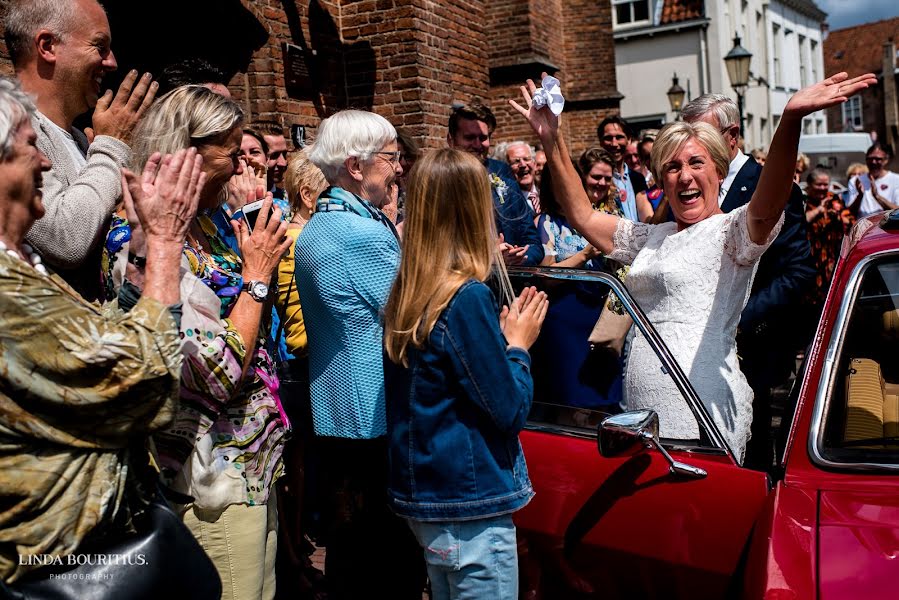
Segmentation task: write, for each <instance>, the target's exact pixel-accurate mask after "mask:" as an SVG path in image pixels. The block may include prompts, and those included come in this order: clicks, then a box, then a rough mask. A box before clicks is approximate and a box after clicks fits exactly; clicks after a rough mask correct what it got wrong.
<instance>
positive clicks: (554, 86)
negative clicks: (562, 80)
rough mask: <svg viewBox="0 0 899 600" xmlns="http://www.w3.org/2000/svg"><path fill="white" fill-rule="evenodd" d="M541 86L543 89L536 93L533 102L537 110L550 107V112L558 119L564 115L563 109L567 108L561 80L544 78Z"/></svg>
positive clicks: (548, 76) (549, 77)
mask: <svg viewBox="0 0 899 600" xmlns="http://www.w3.org/2000/svg"><path fill="white" fill-rule="evenodd" d="M541 85H542V86H543V87H541V88H540V89H538V90H537V91H535V92H534V97H533V98H532V99H531V102H533V104H534V106H536V107H537V108H543V107H544V106H549V110H551V111H552V113H553V114H554V115H556V116H557V117H558V116H559V115H561V114H562V109H563V108H564V107H565V98H563V97H562V87H561V86H560V85H559V80H558V79H556V78H555V77H552V76H550V75H547V76H546V77H544V78H543V81H542V82H541Z"/></svg>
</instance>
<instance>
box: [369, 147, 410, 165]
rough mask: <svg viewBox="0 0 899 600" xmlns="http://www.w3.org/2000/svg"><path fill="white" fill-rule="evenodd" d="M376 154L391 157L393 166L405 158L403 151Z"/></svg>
mask: <svg viewBox="0 0 899 600" xmlns="http://www.w3.org/2000/svg"><path fill="white" fill-rule="evenodd" d="M375 154H382V155H384V156H389V157H390V158H389V159H388V160H389V161H390V162H391V163H393V164H397V163H398V162H400V159H402V158H403V151H402V150H394V151H393V152H375Z"/></svg>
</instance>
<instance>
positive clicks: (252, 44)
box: [0, 0, 617, 148]
mask: <svg viewBox="0 0 899 600" xmlns="http://www.w3.org/2000/svg"><path fill="white" fill-rule="evenodd" d="M104 2H105V3H106V4H107V11H108V13H109V15H110V22H111V25H112V29H113V50H114V51H115V52H116V56H117V58H118V61H119V71H118V73H117V74H116V75H113V76H110V77H109V78H108V79H109V80H108V81H107V85H109V86H116V85H117V84H118V81H119V80H120V78H121V76H122V75H124V73H125V72H127V70H128V69H131V68H138V69H141V70H150V71H151V72H157V73H158V71H159V70H161V68H162V67H163V66H164V65H165V64H168V62H172V61H174V60H177V59H180V58H185V57H188V56H202V57H204V58H206V59H207V60H210V62H213V63H216V64H218V65H219V66H221V67H223V68H224V69H225V70H226V71H227V72H228V73H229V74H233V77H232V78H231V81H230V84H229V88H230V89H231V92H232V94H233V95H234V97H235V99H236V100H237V101H238V102H239V103H240V104H241V106H243V107H244V110H245V111H246V112H247V114H248V116H249V118H250V120H252V119H256V118H262V119H271V120H277V121H279V122H281V123H282V124H284V126H285V133H287V129H288V128H289V125H291V124H299V125H304V126H306V128H307V135H314V130H315V127H316V126H317V124H318V123H319V122H320V120H321V119H322V118H324V117H326V116H328V115H329V114H332V113H333V112H334V111H336V110H340V109H343V108H347V107H357V108H364V109H371V110H374V111H375V112H378V113H379V114H382V115H384V116H385V117H387V118H388V119H389V120H390V121H391V122H392V123H393V124H394V125H396V126H398V127H403V128H405V129H407V130H408V131H409V132H410V133H411V134H412V135H414V136H417V137H418V138H419V139H420V140H421V142H422V145H423V146H425V147H437V146H441V145H442V144H443V143H444V139H445V136H446V122H447V119H448V117H449V112H450V107H451V105H452V104H453V102H469V101H471V100H472V99H483V100H485V101H488V102H490V103H491V105H492V106H493V107H494V108H495V109H496V113H497V118H498V120H499V122H500V124H501V125H500V129H499V130H498V132H497V134H498V136H499V137H498V138H497V139H510V138H511V137H522V136H525V135H526V133H527V125H526V124H525V123H524V122H523V120H521V119H520V117H518V116H517V115H513V113H512V112H511V108H510V107H508V103H507V101H508V99H509V98H511V97H514V98H518V96H519V92H518V89H517V86H518V85H519V84H520V82H521V81H523V77H521V76H520V75H521V74H523V73H514V77H513V78H512V79H510V78H509V74H508V73H507V75H506V79H505V80H503V79H502V78H499V79H495V78H493V77H491V73H492V71H491V67H496V66H499V67H510V66H511V67H512V68H513V69H514V68H515V65H518V64H519V63H522V62H528V61H531V62H532V63H533V64H534V65H538V63H539V65H546V64H549V65H551V66H553V67H558V68H561V69H562V71H561V74H560V77H562V78H563V81H564V82H565V85H566V92H567V94H566V96H567V97H569V98H570V99H572V100H576V101H578V102H577V103H575V104H572V105H571V109H570V110H568V109H567V110H566V120H565V127H566V129H567V130H568V132H569V135H570V136H571V139H572V146H574V147H575V148H581V147H584V146H585V145H587V144H590V143H592V142H593V141H595V140H591V139H590V138H591V136H592V137H595V135H594V134H593V133H592V130H594V129H595V125H596V121H597V120H598V118H600V117H599V115H600V114H602V113H604V112H607V111H608V110H609V107H611V109H616V108H617V99H616V98H617V96H616V95H615V94H617V92H615V67H614V54H613V52H614V50H613V44H612V37H611V13H610V7H609V6H608V3H606V2H602V3H597V2H595V0H190V1H189V2H186V1H185V0H154V2H153V3H137V2H134V3H120V2H111V1H106V0H104ZM147 7H152V10H151V11H149V12H148V11H147ZM172 15H177V16H178V18H172ZM200 23H202V24H203V25H202V27H200V26H199V25H198V24H200ZM285 42H286V43H291V44H295V45H297V46H301V47H304V48H306V49H307V57H308V59H309V60H308V64H309V65H310V68H311V69H312V70H313V80H314V86H313V88H314V89H311V90H305V91H304V93H300V94H295V93H289V92H288V90H287V89H286V87H285V77H284V54H283V50H282V45H283V44H284V43H285ZM539 65H538V66H535V68H534V69H533V70H532V72H527V73H526V74H525V76H531V77H534V78H537V77H539V71H540V68H541V67H540V66H539ZM553 70H554V69H553ZM0 72H2V73H5V74H10V73H11V72H12V69H11V67H10V65H9V61H8V56H7V54H6V48H5V46H4V45H3V44H2V43H0ZM578 103H579V104H580V106H578V105H577V104H578ZM607 105H608V106H607ZM597 106H599V109H597Z"/></svg>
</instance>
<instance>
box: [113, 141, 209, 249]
mask: <svg viewBox="0 0 899 600" xmlns="http://www.w3.org/2000/svg"><path fill="white" fill-rule="evenodd" d="M205 183H206V174H205V173H203V157H202V156H200V154H198V153H197V149H196V148H189V149H187V150H179V151H177V152H176V153H175V154H173V155H172V154H166V155H165V156H162V155H161V154H159V153H158V152H156V153H154V154H153V155H152V156H151V157H150V159H149V160H148V161H147V164H146V165H145V166H144V170H143V173H142V174H141V176H140V178H138V176H137V175H136V174H135V173H133V172H131V171H129V170H128V169H122V196H123V200H124V203H125V212H126V214H127V215H128V220H129V222H130V223H131V227H132V231H133V237H132V241H133V242H135V243H134V244H133V246H132V251H133V252H135V251H138V250H137V249H136V248H135V247H134V246H135V245H143V243H144V241H147V242H149V241H151V240H153V239H158V240H160V241H162V242H170V243H175V244H178V245H179V247H180V245H181V244H183V243H184V239H185V237H186V236H187V230H188V228H189V227H190V223H191V222H192V221H193V219H194V215H196V213H197V206H198V204H199V202H200V193H201V192H202V191H203V186H204V185H205ZM135 238H139V239H140V242H137V239H135Z"/></svg>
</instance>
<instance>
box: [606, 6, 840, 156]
mask: <svg viewBox="0 0 899 600" xmlns="http://www.w3.org/2000/svg"><path fill="white" fill-rule="evenodd" d="M611 2H612V8H613V10H612V20H613V30H614V37H615V64H616V76H617V81H618V89H619V91H620V92H621V93H622V94H623V95H624V99H623V100H622V101H621V114H622V116H623V117H625V118H626V119H627V120H628V121H630V122H631V123H633V124H634V126H635V129H637V130H638V131H639V130H640V129H643V128H656V127H658V126H659V125H660V124H662V123H667V122H669V121H672V120H674V118H675V116H676V115H675V113H673V112H672V111H671V108H670V105H669V102H668V97H667V95H666V92H667V91H668V89H669V88H670V87H671V85H672V77H673V76H674V75H675V74H677V77H678V80H679V81H678V82H679V84H680V86H681V87H682V88H684V89H685V90H686V91H687V98H686V99H685V100H684V102H687V101H688V100H689V99H691V98H695V97H697V96H699V95H701V94H704V93H708V92H713V93H723V94H726V95H728V96H730V97H731V98H734V99H735V100H736V98H737V95H736V93H735V92H734V90H733V89H732V88H731V86H730V80H729V79H728V76H727V69H726V67H725V64H724V57H725V56H726V55H727V53H728V52H730V50H731V48H733V45H734V35H735V34H736V35H738V36H739V37H740V38H741V42H740V43H741V45H742V46H743V47H744V48H746V49H747V50H749V52H751V53H752V61H751V63H750V72H751V75H752V78H751V81H750V84H749V88H748V89H747V90H746V94H745V97H744V106H743V115H744V137H745V139H746V144H745V147H746V149H747V151H748V150H749V149H752V148H757V147H763V148H766V147H767V146H768V144H769V143H770V141H771V135H772V134H773V132H774V128H775V127H776V126H777V123H778V122H779V121H780V115H781V114H782V112H783V107H784V105H785V104H786V102H787V100H788V99H789V97H790V95H791V94H792V93H793V92H794V91H796V90H798V89H799V88H801V87H803V86H805V85H808V84H809V83H812V82H814V81H816V80H818V79H820V78H821V77H823V62H824V61H823V55H822V48H823V45H822V39H823V34H822V25H823V23H824V19H825V18H826V16H827V15H826V14H825V13H824V12H823V11H821V10H820V9H819V8H818V7H817V5H816V4H815V3H814V2H813V0H717V1H715V0H611ZM803 130H804V132H805V133H826V132H827V120H826V118H825V117H824V114H823V113H815V114H814V115H810V116H809V117H808V118H807V119H806V121H805V123H804V126H803Z"/></svg>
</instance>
